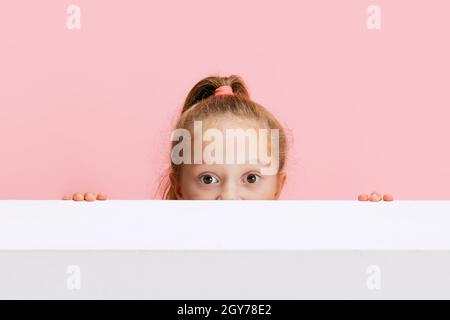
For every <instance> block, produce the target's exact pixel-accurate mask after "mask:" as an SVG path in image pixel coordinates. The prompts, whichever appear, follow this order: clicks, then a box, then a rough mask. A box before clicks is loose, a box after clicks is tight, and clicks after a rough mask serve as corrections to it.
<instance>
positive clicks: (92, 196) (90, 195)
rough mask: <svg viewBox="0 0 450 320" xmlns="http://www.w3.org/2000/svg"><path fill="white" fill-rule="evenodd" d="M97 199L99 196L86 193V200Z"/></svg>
mask: <svg viewBox="0 0 450 320" xmlns="http://www.w3.org/2000/svg"><path fill="white" fill-rule="evenodd" d="M96 199H97V196H96V194H95V193H93V192H86V193H85V194H84V200H86V201H95V200H96Z"/></svg>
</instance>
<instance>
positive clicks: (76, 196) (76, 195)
mask: <svg viewBox="0 0 450 320" xmlns="http://www.w3.org/2000/svg"><path fill="white" fill-rule="evenodd" d="M72 200H73V201H83V200H84V195H83V194H82V193H79V192H78V193H74V194H73V196H72Z"/></svg>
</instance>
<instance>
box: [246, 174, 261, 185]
mask: <svg viewBox="0 0 450 320" xmlns="http://www.w3.org/2000/svg"><path fill="white" fill-rule="evenodd" d="M260 178H261V177H260V176H259V175H257V174H254V173H250V174H249V175H247V176H246V177H245V182H247V183H256V182H258V181H259V179H260Z"/></svg>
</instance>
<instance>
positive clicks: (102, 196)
mask: <svg viewBox="0 0 450 320" xmlns="http://www.w3.org/2000/svg"><path fill="white" fill-rule="evenodd" d="M107 198H108V197H107V196H106V194H104V193H99V194H98V195H97V200H100V201H104V200H106V199H107Z"/></svg>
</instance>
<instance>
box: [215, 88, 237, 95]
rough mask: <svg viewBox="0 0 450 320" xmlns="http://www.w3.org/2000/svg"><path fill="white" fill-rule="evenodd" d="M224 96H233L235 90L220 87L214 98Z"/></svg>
mask: <svg viewBox="0 0 450 320" xmlns="http://www.w3.org/2000/svg"><path fill="white" fill-rule="evenodd" d="M223 94H225V95H231V96H232V95H233V88H231V87H230V86H221V87H218V88H217V89H216V91H214V96H215V97H217V96H221V95H223Z"/></svg>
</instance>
